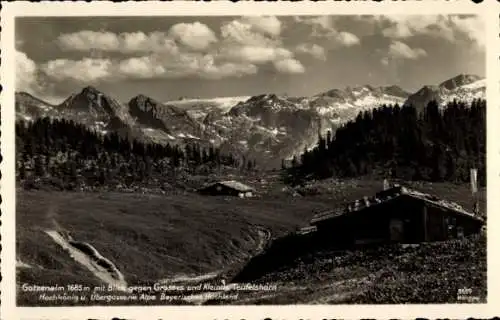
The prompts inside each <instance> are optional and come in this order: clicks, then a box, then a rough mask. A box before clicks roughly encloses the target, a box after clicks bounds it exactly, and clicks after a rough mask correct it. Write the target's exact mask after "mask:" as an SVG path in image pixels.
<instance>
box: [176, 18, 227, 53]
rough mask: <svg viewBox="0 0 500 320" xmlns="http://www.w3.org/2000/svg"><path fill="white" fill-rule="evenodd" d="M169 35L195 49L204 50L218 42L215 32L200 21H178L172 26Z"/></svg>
mask: <svg viewBox="0 0 500 320" xmlns="http://www.w3.org/2000/svg"><path fill="white" fill-rule="evenodd" d="M169 35H170V36H171V37H172V38H173V39H176V40H178V41H179V42H181V43H182V44H184V45H185V46H187V47H189V48H191V49H193V50H204V49H206V48H208V47H209V46H210V45H211V44H212V43H215V42H217V37H216V36H215V33H214V32H213V31H212V30H211V29H210V28H209V27H207V26H206V25H205V24H202V23H200V22H194V23H178V24H176V25H174V26H172V27H171V28H170V30H169Z"/></svg>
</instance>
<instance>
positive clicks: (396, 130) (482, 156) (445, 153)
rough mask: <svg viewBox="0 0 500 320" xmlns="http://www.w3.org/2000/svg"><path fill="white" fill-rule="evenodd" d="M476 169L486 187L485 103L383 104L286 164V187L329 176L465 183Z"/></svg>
mask: <svg viewBox="0 0 500 320" xmlns="http://www.w3.org/2000/svg"><path fill="white" fill-rule="evenodd" d="M470 168H477V169H478V183H479V184H481V185H485V183H486V101H485V100H474V101H472V102H471V103H470V104H467V103H465V102H461V101H453V102H450V103H448V104H447V105H446V106H441V107H440V106H439V104H438V103H437V102H436V101H431V102H429V103H428V104H427V106H426V107H425V108H424V109H423V110H421V111H420V110H417V109H416V108H414V107H413V106H403V107H401V106H398V105H393V106H387V105H383V106H381V107H379V108H376V109H373V110H372V111H365V112H362V113H359V114H358V116H357V117H356V119H354V120H352V121H350V122H348V123H346V124H345V125H343V126H342V127H341V128H339V129H337V130H336V131H335V133H332V131H328V133H327V134H326V136H322V135H319V137H318V143H317V145H316V146H315V147H314V148H313V149H312V150H304V152H303V153H302V154H301V155H300V156H299V157H294V158H293V160H292V161H291V164H290V165H286V163H285V162H283V164H282V169H283V175H284V179H285V181H286V182H287V183H291V184H300V183H302V182H304V181H305V180H310V179H323V178H328V177H338V178H351V177H361V176H377V177H380V176H383V177H388V178H397V179H403V180H420V181H434V182H437V181H448V182H455V183H461V182H467V181H469V169H470Z"/></svg>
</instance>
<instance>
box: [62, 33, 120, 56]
mask: <svg viewBox="0 0 500 320" xmlns="http://www.w3.org/2000/svg"><path fill="white" fill-rule="evenodd" d="M57 44H58V45H59V46H60V47H61V48H62V49H64V50H74V51H89V50H103V51H115V50H118V49H119V48H120V42H119V39H118V37H117V35H116V34H114V33H112V32H96V31H89V30H82V31H79V32H75V33H69V34H62V35H60V36H59V37H58V38H57Z"/></svg>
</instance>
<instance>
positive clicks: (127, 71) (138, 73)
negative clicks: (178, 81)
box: [118, 56, 166, 79]
mask: <svg viewBox="0 0 500 320" xmlns="http://www.w3.org/2000/svg"><path fill="white" fill-rule="evenodd" d="M118 71H119V72H120V74H122V75H124V76H126V77H131V78H146V79H147V78H156V77H159V76H161V75H163V74H164V73H165V71H166V70H165V68H164V67H163V66H162V65H160V64H158V63H156V62H155V61H153V59H152V58H151V57H150V56H145V57H138V58H136V57H134V58H130V59H126V60H123V61H120V62H119V63H118Z"/></svg>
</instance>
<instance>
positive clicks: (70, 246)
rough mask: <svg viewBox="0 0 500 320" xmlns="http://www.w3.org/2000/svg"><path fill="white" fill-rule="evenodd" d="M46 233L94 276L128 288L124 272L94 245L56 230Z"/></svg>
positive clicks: (113, 284)
mask: <svg viewBox="0 0 500 320" xmlns="http://www.w3.org/2000/svg"><path fill="white" fill-rule="evenodd" d="M45 233H47V235H49V237H51V238H52V240H54V242H55V243H57V244H58V245H60V246H61V247H62V248H63V249H64V250H65V251H67V252H68V253H69V255H70V257H71V258H73V259H74V260H75V261H76V262H78V263H80V264H81V265H82V266H84V267H85V268H86V269H88V270H89V271H90V272H91V273H92V274H93V275H94V276H96V277H97V278H99V279H100V280H102V281H103V282H104V283H106V284H108V285H111V286H113V287H115V288H116V289H117V290H126V288H127V282H126V281H125V277H124V276H123V274H122V273H121V272H120V270H118V268H116V266H115V265H114V264H113V263H112V262H111V261H109V260H108V259H106V258H105V257H103V256H102V255H101V254H100V253H99V252H98V251H97V250H96V249H95V248H94V247H93V246H91V245H90V244H88V243H86V242H76V241H74V240H73V239H71V237H70V236H69V235H63V234H62V233H61V232H59V231H56V230H46V231H45Z"/></svg>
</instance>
